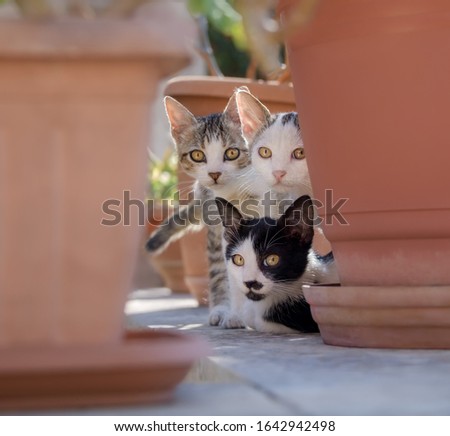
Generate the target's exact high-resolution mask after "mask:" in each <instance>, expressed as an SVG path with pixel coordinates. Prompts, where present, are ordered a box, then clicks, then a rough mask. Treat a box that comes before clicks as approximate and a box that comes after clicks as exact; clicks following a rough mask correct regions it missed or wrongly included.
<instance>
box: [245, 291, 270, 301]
mask: <svg viewBox="0 0 450 436" xmlns="http://www.w3.org/2000/svg"><path fill="white" fill-rule="evenodd" d="M245 296H246V297H247V298H248V299H249V300H252V301H261V300H263V299H264V298H265V297H266V296H265V294H259V293H258V292H253V291H249V292H247V293H246V294H245Z"/></svg>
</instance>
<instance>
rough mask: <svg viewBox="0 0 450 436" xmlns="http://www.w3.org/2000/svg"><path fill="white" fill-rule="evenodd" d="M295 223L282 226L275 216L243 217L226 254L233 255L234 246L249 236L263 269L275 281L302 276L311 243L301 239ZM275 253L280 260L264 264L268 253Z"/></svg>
mask: <svg viewBox="0 0 450 436" xmlns="http://www.w3.org/2000/svg"><path fill="white" fill-rule="evenodd" d="M294 230H295V229H294V228H293V227H285V226H281V225H280V224H279V223H278V222H277V221H276V220H274V219H272V218H268V217H265V218H261V219H252V220H243V221H242V224H241V226H240V227H239V229H238V232H237V234H236V233H235V234H234V237H233V238H232V240H231V242H230V243H229V244H228V245H227V247H226V251H225V256H226V258H227V259H230V258H231V256H232V253H233V251H234V248H235V247H236V246H237V245H240V244H241V243H242V242H243V241H244V240H245V239H247V238H250V239H251V240H252V242H253V248H254V250H255V253H256V258H257V261H258V266H259V268H260V270H261V272H262V273H263V274H264V275H265V276H266V277H267V278H268V279H270V280H272V281H274V282H289V281H295V280H298V279H300V277H301V276H302V275H303V273H304V272H305V269H306V266H307V264H308V253H309V250H310V248H311V243H305V242H302V241H301V240H300V239H299V238H298V237H297V236H296V234H295V233H293V232H294ZM271 254H276V255H278V256H279V257H280V262H279V264H278V265H275V266H268V265H265V264H264V260H265V259H266V257H267V256H269V255H271Z"/></svg>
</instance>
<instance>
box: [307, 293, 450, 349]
mask: <svg viewBox="0 0 450 436" xmlns="http://www.w3.org/2000/svg"><path fill="white" fill-rule="evenodd" d="M304 294H305V297H306V300H307V301H308V303H309V304H310V305H311V312H312V315H313V318H314V319H315V320H316V322H317V324H319V328H320V333H321V336H322V338H323V341H324V342H325V343H326V344H329V345H341V346H346V347H370V348H430V349H450V286H414V287H413V286H393V287H387V286H380V287H378V286H366V287H364V286H342V287H339V286H337V287H336V286H311V287H306V286H305V287H304Z"/></svg>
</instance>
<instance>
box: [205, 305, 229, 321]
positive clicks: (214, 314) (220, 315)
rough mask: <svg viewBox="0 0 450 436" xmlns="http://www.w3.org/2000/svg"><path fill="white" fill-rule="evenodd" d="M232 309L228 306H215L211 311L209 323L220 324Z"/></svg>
mask: <svg viewBox="0 0 450 436" xmlns="http://www.w3.org/2000/svg"><path fill="white" fill-rule="evenodd" d="M229 311H230V309H229V308H228V307H226V306H221V305H219V306H214V307H213V308H211V310H210V311H209V325H220V324H221V323H222V320H223V319H224V318H225V316H226V314H227V313H228V312H229Z"/></svg>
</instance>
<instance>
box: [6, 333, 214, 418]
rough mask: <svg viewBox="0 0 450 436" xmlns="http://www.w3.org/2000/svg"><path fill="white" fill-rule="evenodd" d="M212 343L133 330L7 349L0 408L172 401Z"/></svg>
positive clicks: (178, 334) (176, 334)
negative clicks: (92, 341)
mask: <svg viewBox="0 0 450 436" xmlns="http://www.w3.org/2000/svg"><path fill="white" fill-rule="evenodd" d="M207 353H208V347H207V346H206V344H205V343H204V342H203V341H201V340H199V339H197V338H194V337H192V336H189V335H185V334H183V335H182V334H180V333H177V332H168V331H157V330H143V331H136V332H128V333H127V334H126V335H125V337H124V340H123V342H122V343H117V344H109V345H98V346H95V347H93V346H70V347H69V346H61V347H56V346H55V347H48V348H45V347H35V348H32V347H28V348H23V349H20V348H16V349H11V348H8V349H5V350H3V351H2V352H1V359H0V409H2V410H11V409H23V408H55V407H68V406H72V407H73V406H94V405H95V406H100V405H101V406H106V405H116V404H117V405H119V404H131V403H140V402H146V403H152V402H160V401H167V400H169V399H170V398H171V397H172V394H173V391H174V389H175V386H176V385H177V384H178V383H179V382H180V381H181V380H182V379H183V378H184V376H185V375H186V374H187V372H188V370H189V368H190V367H191V365H192V363H193V362H194V361H195V360H196V359H198V358H201V357H204V356H206V355H207Z"/></svg>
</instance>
